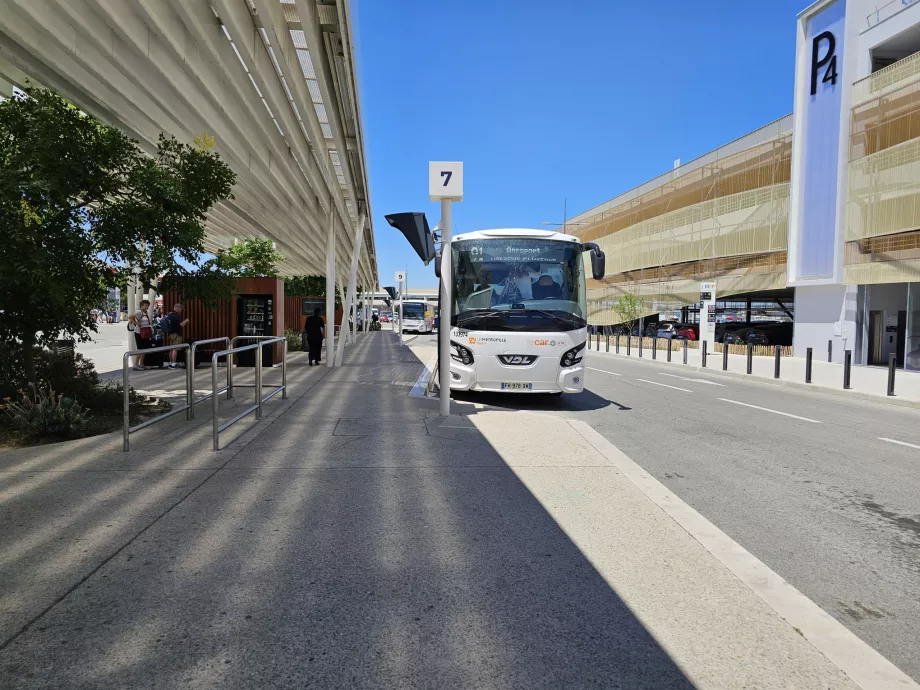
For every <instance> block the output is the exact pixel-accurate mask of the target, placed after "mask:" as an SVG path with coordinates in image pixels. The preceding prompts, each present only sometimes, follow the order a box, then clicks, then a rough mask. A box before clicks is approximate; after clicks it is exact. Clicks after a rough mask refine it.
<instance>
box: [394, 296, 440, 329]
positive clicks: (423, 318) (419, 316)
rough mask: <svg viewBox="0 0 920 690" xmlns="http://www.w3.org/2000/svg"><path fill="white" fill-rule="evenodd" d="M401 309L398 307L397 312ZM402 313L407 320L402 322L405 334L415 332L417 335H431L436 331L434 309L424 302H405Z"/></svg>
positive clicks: (403, 302)
mask: <svg viewBox="0 0 920 690" xmlns="http://www.w3.org/2000/svg"><path fill="white" fill-rule="evenodd" d="M398 309H400V307H399V306H397V310H398ZM401 309H402V313H403V314H404V315H405V319H404V320H403V322H402V329H403V333H405V332H406V331H415V332H416V333H431V332H432V331H433V330H434V307H433V306H432V305H430V304H428V302H426V301H424V300H403V301H402V307H401Z"/></svg>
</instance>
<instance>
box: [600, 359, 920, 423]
mask: <svg viewBox="0 0 920 690" xmlns="http://www.w3.org/2000/svg"><path fill="white" fill-rule="evenodd" d="M588 352H591V353H593V354H597V355H603V356H605V357H613V358H616V359H628V360H630V361H634V362H643V363H648V364H658V365H661V366H674V367H679V368H681V369H683V370H684V371H696V372H699V373H705V374H712V375H713V376H722V377H724V378H729V379H738V380H740V381H750V382H752V383H765V384H767V385H768V386H781V387H784V388H793V389H797V390H803V391H811V392H812V393H827V394H829V395H836V396H838V397H841V398H849V399H850V400H861V401H865V402H874V403H881V404H882V405H891V406H892V407H903V408H907V409H913V410H920V401H915V400H907V399H905V398H898V397H897V396H894V397H888V396H887V395H876V394H874V393H863V392H862V391H854V390H848V391H845V390H843V388H839V389H838V388H830V387H828V386H822V385H821V384H819V383H804V382H799V381H789V380H784V379H772V378H767V377H766V376H758V375H757V374H743V373H741V372H737V371H723V370H722V369H713V368H711V367H702V366H698V365H695V364H681V363H679V362H671V363H670V364H669V363H668V362H665V361H662V360H654V359H650V358H645V357H634V356H632V355H623V354H619V355H618V354H616V353H614V352H601V351H599V350H588Z"/></svg>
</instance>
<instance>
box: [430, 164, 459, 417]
mask: <svg viewBox="0 0 920 690" xmlns="http://www.w3.org/2000/svg"><path fill="white" fill-rule="evenodd" d="M428 198H429V199H430V200H431V201H440V202H441V223H440V226H441V291H440V294H439V299H438V302H439V304H438V308H439V311H440V326H439V328H438V374H439V378H440V388H441V410H440V412H441V416H442V417H448V416H450V329H451V323H450V313H451V311H452V309H451V306H452V304H453V298H452V297H451V294H452V292H453V285H452V281H451V277H450V273H451V255H450V234H451V233H450V230H451V224H452V223H451V218H450V212H451V206H450V205H451V203H453V202H454V201H463V162H462V161H429V162H428Z"/></svg>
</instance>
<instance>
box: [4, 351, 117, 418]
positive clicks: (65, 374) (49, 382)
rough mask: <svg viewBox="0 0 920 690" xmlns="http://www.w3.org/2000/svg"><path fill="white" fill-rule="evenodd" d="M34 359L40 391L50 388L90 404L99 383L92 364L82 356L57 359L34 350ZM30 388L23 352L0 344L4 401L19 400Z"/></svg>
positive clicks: (48, 352)
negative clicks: (91, 396) (16, 397)
mask: <svg viewBox="0 0 920 690" xmlns="http://www.w3.org/2000/svg"><path fill="white" fill-rule="evenodd" d="M32 358H33V361H34V365H35V382H36V383H37V384H38V386H39V387H48V386H50V387H51V388H53V389H54V390H55V391H57V392H58V393H60V394H62V395H64V397H67V398H73V399H74V400H76V401H77V402H80V403H81V404H83V405H86V404H87V402H85V401H84V398H85V397H86V396H89V395H91V394H92V391H93V389H95V387H96V385H97V384H98V383H99V375H98V374H97V373H96V370H95V368H94V367H93V363H92V362H91V361H90V360H88V359H85V358H84V357H83V355H81V354H76V355H56V354H54V353H53V352H51V351H50V350H45V349H43V348H40V347H36V348H35V349H34V350H33V354H32ZM28 386H29V379H28V376H27V374H26V367H25V362H23V361H22V356H21V350H20V348H19V347H18V346H16V345H12V344H10V343H4V344H0V399H2V398H12V397H15V396H17V395H19V394H20V393H21V392H22V391H25V390H27V389H28Z"/></svg>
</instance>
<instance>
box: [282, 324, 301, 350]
mask: <svg viewBox="0 0 920 690" xmlns="http://www.w3.org/2000/svg"><path fill="white" fill-rule="evenodd" d="M284 337H285V338H287V348H288V352H294V351H295V350H302V349H303V338H302V337H301V335H300V332H299V331H292V330H291V329H290V328H287V329H285V331H284Z"/></svg>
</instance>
